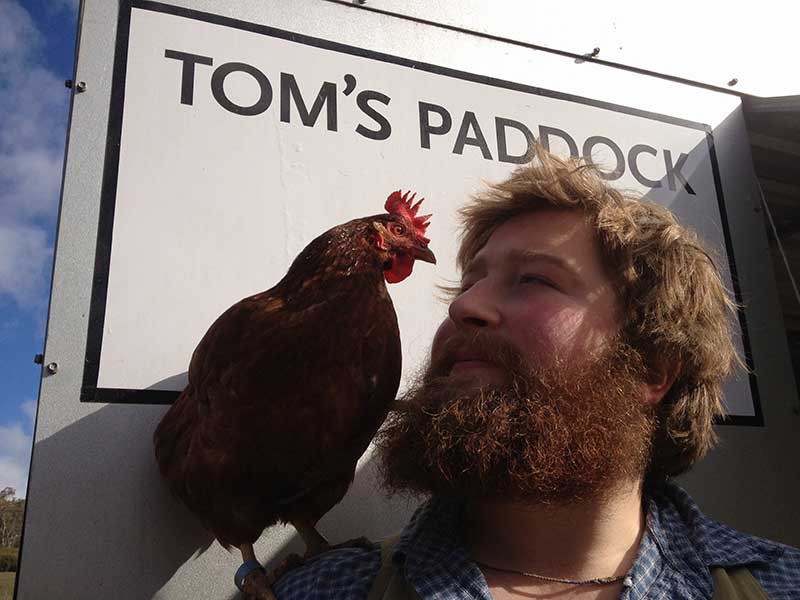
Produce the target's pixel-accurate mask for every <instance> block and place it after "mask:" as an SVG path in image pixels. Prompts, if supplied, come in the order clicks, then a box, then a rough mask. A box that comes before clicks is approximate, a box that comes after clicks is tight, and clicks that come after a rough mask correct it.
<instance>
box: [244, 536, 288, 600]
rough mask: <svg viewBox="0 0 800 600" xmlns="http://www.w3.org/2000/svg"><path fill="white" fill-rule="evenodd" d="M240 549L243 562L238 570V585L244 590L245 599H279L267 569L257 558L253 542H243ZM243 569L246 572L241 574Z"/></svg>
mask: <svg viewBox="0 0 800 600" xmlns="http://www.w3.org/2000/svg"><path fill="white" fill-rule="evenodd" d="M239 551H240V552H241V553H242V562H243V564H242V566H241V567H240V570H239V571H237V572H236V580H237V581H236V585H237V586H238V587H239V589H241V590H242V594H243V596H244V598H245V600H278V599H277V598H276V597H275V594H273V593H272V589H271V588H270V585H269V580H268V579H267V573H266V571H264V569H263V567H261V565H260V564H259V562H258V561H257V560H256V553H255V550H253V544H242V545H241V546H239ZM248 569H249V570H248ZM242 570H244V571H245V572H244V575H243V576H240V572H241V571H242ZM240 577H241V581H239V579H240Z"/></svg>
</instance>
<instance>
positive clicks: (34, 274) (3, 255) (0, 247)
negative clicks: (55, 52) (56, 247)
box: [0, 0, 78, 312]
mask: <svg viewBox="0 0 800 600" xmlns="http://www.w3.org/2000/svg"><path fill="white" fill-rule="evenodd" d="M77 4H78V3H77V2H75V1H73V0H60V1H59V2H55V1H54V0H51V7H61V8H65V7H66V8H77ZM43 48H44V38H43V36H42V34H41V32H40V31H39V30H38V29H37V27H36V24H35V23H34V21H33V19H32V18H31V16H30V14H29V13H28V12H27V11H26V10H25V9H24V8H23V7H22V6H21V5H20V4H19V2H17V1H16V0H0V295H8V296H10V297H11V298H13V299H14V300H16V302H17V303H18V304H19V305H20V308H23V309H26V308H27V309H29V310H31V311H35V312H41V307H42V305H44V304H45V302H46V293H47V279H48V275H49V266H50V261H51V255H52V252H51V249H50V248H49V247H48V243H47V240H48V231H50V230H52V229H53V227H54V221H55V216H56V213H57V208H58V195H59V190H60V187H61V171H62V163H63V151H64V141H65V130H66V121H67V107H68V104H69V93H68V91H67V90H66V89H65V88H64V85H63V77H57V76H56V75H55V74H54V73H53V72H51V71H50V70H48V69H47V68H46V64H45V59H44V56H43Z"/></svg>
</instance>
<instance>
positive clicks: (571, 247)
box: [465, 209, 601, 271]
mask: <svg viewBox="0 0 800 600" xmlns="http://www.w3.org/2000/svg"><path fill="white" fill-rule="evenodd" d="M495 259H499V260H503V261H514V262H516V263H520V262H533V261H540V262H541V261H544V262H549V263H551V264H554V265H556V266H573V267H574V266H575V265H576V263H578V262H584V263H586V262H600V259H601V257H600V252H599V245H598V243H597V240H596V235H595V232H594V227H593V226H592V224H591V223H590V221H589V219H588V218H587V216H586V215H585V214H584V213H583V212H582V211H567V210H556V209H553V210H537V211H534V212H530V213H526V214H523V215H518V216H516V217H512V218H511V219H509V220H507V221H506V222H504V223H502V224H501V225H500V226H498V227H497V228H496V229H495V230H494V231H493V232H492V233H491V235H490V236H489V238H488V239H487V241H486V243H485V244H484V245H483V246H482V247H481V248H480V249H478V251H477V252H476V253H475V254H474V255H473V256H472V258H471V259H470V260H469V262H468V264H467V265H465V271H467V270H470V269H474V268H476V267H481V266H484V265H485V263H486V261H487V260H495Z"/></svg>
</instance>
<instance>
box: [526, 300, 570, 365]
mask: <svg viewBox="0 0 800 600" xmlns="http://www.w3.org/2000/svg"><path fill="white" fill-rule="evenodd" d="M584 329H585V328H584V327H583V317H582V315H579V314H575V313H572V312H570V311H567V310H560V311H557V310H555V311H552V312H549V313H548V312H546V311H544V310H543V311H541V312H539V313H538V314H536V315H532V316H531V319H530V320H529V323H528V327H526V328H525V330H524V331H525V341H524V343H523V344H520V346H522V347H521V348H520V349H521V350H522V351H523V352H524V353H525V354H527V355H528V356H529V357H530V358H531V359H533V360H535V361H537V362H539V361H543V360H545V359H554V358H560V359H564V360H567V359H569V358H570V357H571V355H572V354H573V353H574V352H575V351H576V350H577V349H578V346H581V345H582V344H583V341H584V339H583V332H584Z"/></svg>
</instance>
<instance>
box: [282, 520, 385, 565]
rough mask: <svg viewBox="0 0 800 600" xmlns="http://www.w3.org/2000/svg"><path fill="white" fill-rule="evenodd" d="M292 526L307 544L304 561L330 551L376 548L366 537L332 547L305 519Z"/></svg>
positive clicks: (293, 523)
mask: <svg viewBox="0 0 800 600" xmlns="http://www.w3.org/2000/svg"><path fill="white" fill-rule="evenodd" d="M292 525H294V528H295V529H296V530H297V533H299V534H300V537H302V538H303V541H304V542H305V543H306V554H305V556H304V557H303V558H304V560H308V559H309V558H313V557H315V556H316V555H317V554H322V553H323V552H327V551H328V550H336V549H337V548H367V549H372V548H374V547H375V545H374V544H373V543H372V542H371V541H369V540H368V539H367V538H365V537H359V538H355V539H353V540H348V541H346V542H343V543H341V544H336V545H331V544H330V543H328V540H326V539H325V538H324V537H322V534H321V533H320V532H319V531H317V529H316V527H314V524H313V523H311V522H309V521H305V520H303V519H297V520H294V521H292Z"/></svg>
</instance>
